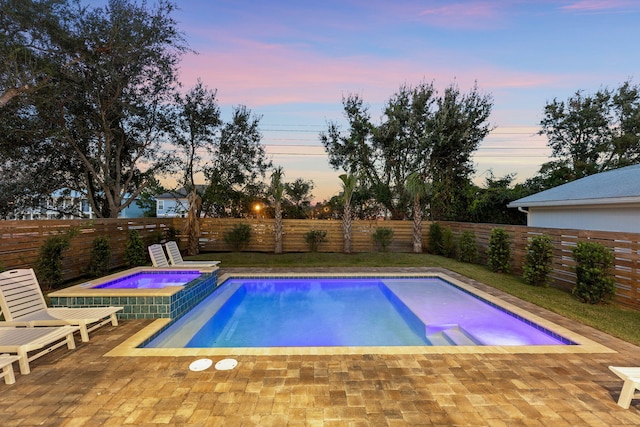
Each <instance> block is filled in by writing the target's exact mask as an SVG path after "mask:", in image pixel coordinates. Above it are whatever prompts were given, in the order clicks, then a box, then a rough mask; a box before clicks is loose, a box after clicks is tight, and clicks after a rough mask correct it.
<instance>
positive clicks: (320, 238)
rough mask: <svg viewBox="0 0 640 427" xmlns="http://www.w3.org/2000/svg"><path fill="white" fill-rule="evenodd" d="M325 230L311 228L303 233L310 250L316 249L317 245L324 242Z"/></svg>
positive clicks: (314, 250) (315, 250)
mask: <svg viewBox="0 0 640 427" xmlns="http://www.w3.org/2000/svg"><path fill="white" fill-rule="evenodd" d="M326 238H327V232H326V231H325V230H311V231H308V232H307V233H306V234H305V235H304V241H305V242H307V245H309V250H310V251H311V252H317V251H318V245H320V243H323V242H325V241H326V240H327V239H326Z"/></svg>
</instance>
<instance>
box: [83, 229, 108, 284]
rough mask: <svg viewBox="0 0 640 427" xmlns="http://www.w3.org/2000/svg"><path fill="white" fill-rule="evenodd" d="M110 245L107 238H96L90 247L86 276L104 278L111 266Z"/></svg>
mask: <svg viewBox="0 0 640 427" xmlns="http://www.w3.org/2000/svg"><path fill="white" fill-rule="evenodd" d="M110 261H111V244H110V242H109V238H108V237H107V236H101V237H97V238H95V239H94V240H93V245H92V246H91V255H90V257H89V266H88V267H87V274H89V276H91V277H102V276H106V275H107V273H108V272H109V266H110V265H111V262H110Z"/></svg>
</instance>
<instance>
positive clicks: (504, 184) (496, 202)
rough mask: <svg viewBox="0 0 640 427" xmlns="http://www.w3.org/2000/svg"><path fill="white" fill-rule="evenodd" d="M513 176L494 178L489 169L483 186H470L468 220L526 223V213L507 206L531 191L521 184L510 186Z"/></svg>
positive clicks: (494, 222)
mask: <svg viewBox="0 0 640 427" xmlns="http://www.w3.org/2000/svg"><path fill="white" fill-rule="evenodd" d="M514 178H515V175H513V174H507V175H505V176H503V177H501V178H496V177H494V176H493V172H491V171H489V174H488V176H487V178H486V179H485V185H484V187H482V188H481V187H478V186H475V185H474V186H472V187H471V191H472V192H473V194H472V195H471V197H470V199H472V202H471V205H470V206H469V217H470V220H471V221H472V222H481V223H492V224H515V225H526V223H527V216H526V214H524V213H522V212H520V211H518V210H517V209H510V208H507V205H508V204H509V203H510V202H512V201H514V200H517V199H521V198H523V197H526V196H528V195H529V194H531V191H529V190H528V189H527V188H525V187H524V186H523V185H522V184H516V185H513V186H512V183H513V180H514Z"/></svg>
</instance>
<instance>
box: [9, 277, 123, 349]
mask: <svg viewBox="0 0 640 427" xmlns="http://www.w3.org/2000/svg"><path fill="white" fill-rule="evenodd" d="M0 310H1V311H2V313H4V318H5V321H6V322H5V324H6V325H9V326H11V325H13V326H30V327H34V326H60V325H77V326H79V327H80V336H81V337H82V341H83V342H87V341H89V332H91V331H93V330H95V329H97V328H99V327H101V326H104V325H106V324H107V323H109V322H111V324H112V325H113V326H117V325H118V318H117V316H116V313H117V312H118V311H121V310H123V307H87V308H69V307H53V308H49V307H47V303H46V301H45V299H44V296H43V295H42V290H41V289H40V285H39V284H38V279H37V278H36V275H35V273H34V272H33V269H30V268H29V269H21V270H10V271H5V272H4V273H0ZM90 325H91V326H90ZM89 326H90V327H89Z"/></svg>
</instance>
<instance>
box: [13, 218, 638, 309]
mask: <svg viewBox="0 0 640 427" xmlns="http://www.w3.org/2000/svg"><path fill="white" fill-rule="evenodd" d="M184 223H185V219H184V218H164V219H160V218H139V219H102V220H91V221H86V220H65V221H56V220H42V221H0V268H1V269H13V268H31V267H36V265H37V262H38V259H39V257H40V251H41V248H42V247H43V246H46V245H45V243H46V240H47V239H49V238H51V237H52V236H66V235H68V236H69V237H70V239H69V246H68V247H66V246H65V245H61V246H62V247H63V249H62V262H61V275H62V280H63V281H66V280H72V279H76V278H79V277H83V276H86V275H88V274H89V273H90V271H89V269H90V267H89V266H90V265H92V260H91V257H92V250H93V251H95V249H94V247H95V245H97V243H95V242H94V241H95V240H96V239H98V238H105V237H107V238H108V242H109V248H104V247H103V248H102V251H103V253H109V257H110V260H109V268H112V269H113V268H121V267H126V266H128V265H132V264H131V263H132V262H134V263H136V262H142V260H144V261H145V262H147V260H146V246H147V245H149V244H152V243H158V242H161V241H164V240H173V239H175V240H178V241H179V242H181V244H180V246H181V247H183V248H184V247H185V245H186V236H181V235H180V234H179V232H180V230H182V229H183V227H184ZM433 224H437V226H435V228H434V227H433ZM200 225H201V227H200V229H201V234H200V250H201V252H227V251H232V250H243V251H249V252H267V253H269V252H273V251H274V245H275V239H274V220H273V219H236V218H203V219H201V223H200ZM379 229H384V231H385V232H386V233H387V234H389V235H390V236H392V238H391V239H390V240H389V242H388V245H385V247H384V250H387V251H389V252H407V253H410V252H412V251H413V235H412V233H413V222H412V221H353V224H352V252H354V253H357V252H375V251H378V250H381V246H380V242H379V240H376V239H375V238H374V235H376V232H378V233H380V232H379V231H378V230H379ZM422 229H423V236H422V240H423V245H424V251H425V252H426V251H431V249H432V247H431V246H434V245H432V242H430V240H429V239H430V238H433V237H436V238H437V239H439V240H440V242H439V245H435V246H437V248H438V250H439V251H440V254H441V255H445V256H450V257H458V258H460V259H462V260H464V261H467V262H469V261H473V260H477V262H478V263H480V264H483V265H488V264H489V262H488V261H489V256H488V254H494V256H498V255H500V256H501V257H502V258H496V259H498V260H499V263H498V264H493V265H499V266H500V269H502V268H503V267H505V268H508V270H506V271H511V272H512V273H514V274H517V275H521V276H522V275H523V273H524V265H525V261H526V259H527V252H528V247H529V244H530V243H531V241H532V239H534V237H537V236H548V237H549V239H550V240H551V245H552V256H551V261H550V267H549V272H548V275H547V276H546V278H544V279H539V280H540V283H537V284H539V285H541V284H543V283H544V285H546V284H549V285H552V286H556V287H560V288H564V289H567V290H573V289H574V287H575V285H576V282H577V277H576V261H575V258H574V252H573V251H574V248H576V247H577V246H578V243H579V242H592V243H597V244H600V245H602V246H604V247H606V248H608V249H609V250H610V251H611V252H612V254H613V266H612V267H611V271H612V272H613V277H614V279H615V296H614V300H615V301H616V302H618V303H620V304H622V305H626V306H629V307H633V308H636V309H640V265H639V263H640V262H639V259H640V234H636V233H615V232H604V231H585V230H568V229H552V228H534V227H526V226H512V225H497V224H474V223H462V222H438V223H431V222H426V221H425V222H424V223H423V227H422ZM494 229H500V230H501V231H500V232H499V233H498V234H499V235H500V239H503V240H504V239H506V240H507V241H508V251H509V254H505V246H504V242H502V241H501V244H500V245H499V246H494V247H493V248H492V249H491V250H490V241H491V235H492V232H493V233H494V234H496V232H494V231H493V230H494ZM234 230H235V231H236V232H239V231H241V230H242V231H243V233H244V232H246V231H248V233H246V234H247V235H248V241H246V242H245V241H244V240H245V239H244V235H243V236H239V237H237V238H235V239H234V238H231V239H229V237H230V236H231V237H234V236H232V234H233V233H232V232H233V231H234ZM314 230H315V231H316V232H317V231H322V234H323V239H322V242H320V244H318V245H314V246H313V247H312V246H311V245H310V244H309V242H308V240H307V237H306V236H307V235H308V234H309V233H310V232H311V231H314ZM388 230H390V231H388ZM132 231H135V234H137V235H138V237H139V238H140V240H141V241H142V245H139V244H137V245H132V244H131V242H130V237H131V234H132V233H131V232H132ZM325 233H326V234H325ZM438 236H439V237H438ZM240 237H242V239H240ZM378 237H379V236H378ZM225 238H226V239H225ZM237 240H241V241H242V245H239V246H235V245H236V244H237V243H239V242H236V241H237ZM497 243H498V242H494V245H497ZM102 244H103V245H104V241H103V242H102ZM131 247H137V248H138V250H137V251H138V252H139V251H140V247H142V252H143V253H142V254H139V253H137V255H139V256H141V257H142V259H137V260H136V257H135V255H136V254H135V253H134V254H131V253H130V252H131ZM128 250H129V251H128ZM311 250H317V251H318V252H338V253H339V252H342V250H343V238H342V223H341V221H318V220H284V221H283V252H309V251H311ZM134 252H135V251H134ZM507 255H508V256H507ZM94 256H95V255H94ZM494 263H495V259H494ZM505 263H508V265H505Z"/></svg>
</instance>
